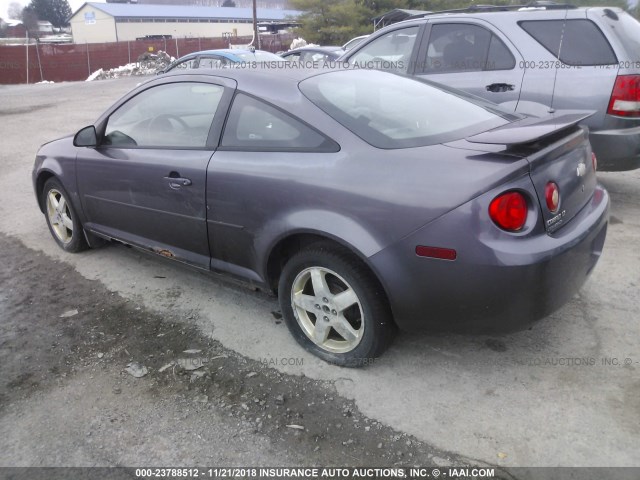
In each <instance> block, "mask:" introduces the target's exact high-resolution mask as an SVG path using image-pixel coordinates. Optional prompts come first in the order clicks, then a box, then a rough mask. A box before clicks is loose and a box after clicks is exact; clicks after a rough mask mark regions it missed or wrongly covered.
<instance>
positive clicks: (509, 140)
mask: <svg viewBox="0 0 640 480" xmlns="http://www.w3.org/2000/svg"><path fill="white" fill-rule="evenodd" d="M594 113H595V111H584V110H579V111H576V110H570V111H567V110H563V111H558V112H556V113H552V114H551V115H548V116H546V117H542V118H538V117H526V118H523V119H522V120H517V121H515V122H512V123H509V124H507V125H503V126H502V127H498V128H494V129H493V130H489V131H486V132H483V133H479V134H477V135H473V136H471V137H467V141H468V142H472V143H490V144H498V145H519V144H523V143H531V142H533V141H536V140H539V139H541V138H543V137H547V136H549V135H553V134H554V133H557V132H559V131H561V130H564V129H566V128H570V127H572V126H574V125H577V124H578V123H579V122H581V121H582V120H584V119H585V118H588V117H590V116H591V115H593V114H594Z"/></svg>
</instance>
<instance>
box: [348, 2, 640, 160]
mask: <svg viewBox="0 0 640 480" xmlns="http://www.w3.org/2000/svg"><path fill="white" fill-rule="evenodd" d="M639 51H640V23H638V21H637V20H635V19H634V18H633V17H631V16H630V15H629V14H628V13H626V12H624V11H623V10H621V9H619V8H605V7H597V8H576V7H571V6H566V5H555V6H554V5H548V6H546V7H530V8H513V7H473V8H469V9H464V10H457V11H450V12H440V13H433V14H425V15H424V16H422V17H420V18H415V19H410V20H407V21H404V22H401V23H397V24H393V25H391V26H389V27H387V28H384V29H381V30H380V31H378V32H376V33H375V34H373V35H371V36H370V37H369V38H367V39H366V40H364V41H363V42H361V43H360V44H358V45H357V46H355V47H354V48H353V49H352V50H350V51H348V52H347V53H346V54H345V55H343V56H342V57H341V59H340V60H345V61H348V62H349V63H351V64H358V66H365V67H372V68H381V69H385V70H393V71H399V72H402V73H406V74H409V75H417V76H422V77H428V78H429V79H430V80H433V81H436V82H440V83H442V84H445V85H447V86H450V87H455V88H459V89H462V90H465V91H467V92H469V93H472V94H474V95H478V96H480V97H483V98H485V99H487V100H490V101H492V102H495V103H498V104H500V105H501V106H502V107H503V108H506V109H508V110H511V111H515V112H517V113H526V114H531V115H536V116H544V115H548V114H549V113H550V112H552V111H555V110H562V109H585V110H594V111H595V112H596V113H595V114H594V115H592V116H591V117H589V118H588V119H587V120H585V121H584V125H585V126H588V127H589V129H590V141H591V144H592V146H593V150H594V152H595V153H596V155H597V157H598V161H599V166H598V168H599V169H600V170H630V169H634V168H638V167H640V57H639V56H638V52H639Z"/></svg>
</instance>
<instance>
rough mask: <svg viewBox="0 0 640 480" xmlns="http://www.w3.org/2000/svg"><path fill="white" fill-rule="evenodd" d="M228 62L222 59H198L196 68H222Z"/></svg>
mask: <svg viewBox="0 0 640 480" xmlns="http://www.w3.org/2000/svg"><path fill="white" fill-rule="evenodd" d="M227 63H228V61H227V60H226V59H225V58H222V57H200V63H199V64H198V68H222V67H224V66H225V65H227Z"/></svg>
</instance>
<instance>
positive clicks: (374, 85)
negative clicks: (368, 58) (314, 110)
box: [300, 70, 508, 149]
mask: <svg viewBox="0 0 640 480" xmlns="http://www.w3.org/2000/svg"><path fill="white" fill-rule="evenodd" d="M300 89H301V90H302V93H303V94H304V95H305V96H306V97H307V98H308V99H309V100H311V101H312V102H313V103H314V104H315V105H317V106H318V107H319V108H320V109H322V110H324V111H325V112H326V113H327V114H328V115H330V116H331V117H333V118H334V119H335V120H336V121H338V122H339V123H341V124H342V125H343V126H344V127H345V128H347V129H348V130H350V131H351V132H353V133H354V134H356V135H357V136H359V137H360V138H362V139H363V140H364V141H366V142H367V143H369V144H371V145H373V146H374V147H378V148H387V149H393V148H408V147H419V146H425V145H433V144H437V143H444V142H450V141H454V140H459V139H462V138H466V137H468V136H471V135H475V134H478V133H481V132H484V131H486V130H489V129H491V128H496V127H498V126H501V125H504V124H506V123H507V121H508V120H506V118H507V114H506V113H504V112H501V111H499V110H497V108H498V107H497V106H494V105H491V106H490V105H489V104H488V103H487V104H484V103H482V102H481V101H479V100H478V99H475V100H474V101H471V100H469V99H468V98H467V97H466V96H464V95H465V94H462V93H452V92H449V91H446V90H445V89H444V87H441V88H439V87H436V86H435V84H433V85H432V84H430V83H427V82H425V81H420V80H417V79H412V78H407V77H404V76H399V75H394V74H392V73H387V72H381V71H375V70H374V71H364V70H351V71H340V72H333V73H328V74H322V75H316V76H314V77H311V78H309V79H307V80H304V81H303V82H301V83H300ZM474 98H475V97H474Z"/></svg>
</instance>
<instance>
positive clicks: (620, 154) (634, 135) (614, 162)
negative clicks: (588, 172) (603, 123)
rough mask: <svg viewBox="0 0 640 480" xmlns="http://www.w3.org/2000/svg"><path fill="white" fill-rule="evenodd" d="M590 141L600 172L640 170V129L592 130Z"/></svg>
mask: <svg viewBox="0 0 640 480" xmlns="http://www.w3.org/2000/svg"><path fill="white" fill-rule="evenodd" d="M589 141H590V142H591V146H592V148H593V151H594V152H595V154H596V156H597V157H598V170H602V171H609V172H613V171H622V170H634V169H636V168H640V127H633V128H620V129H615V130H599V131H593V130H592V131H591V132H590V133H589Z"/></svg>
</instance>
